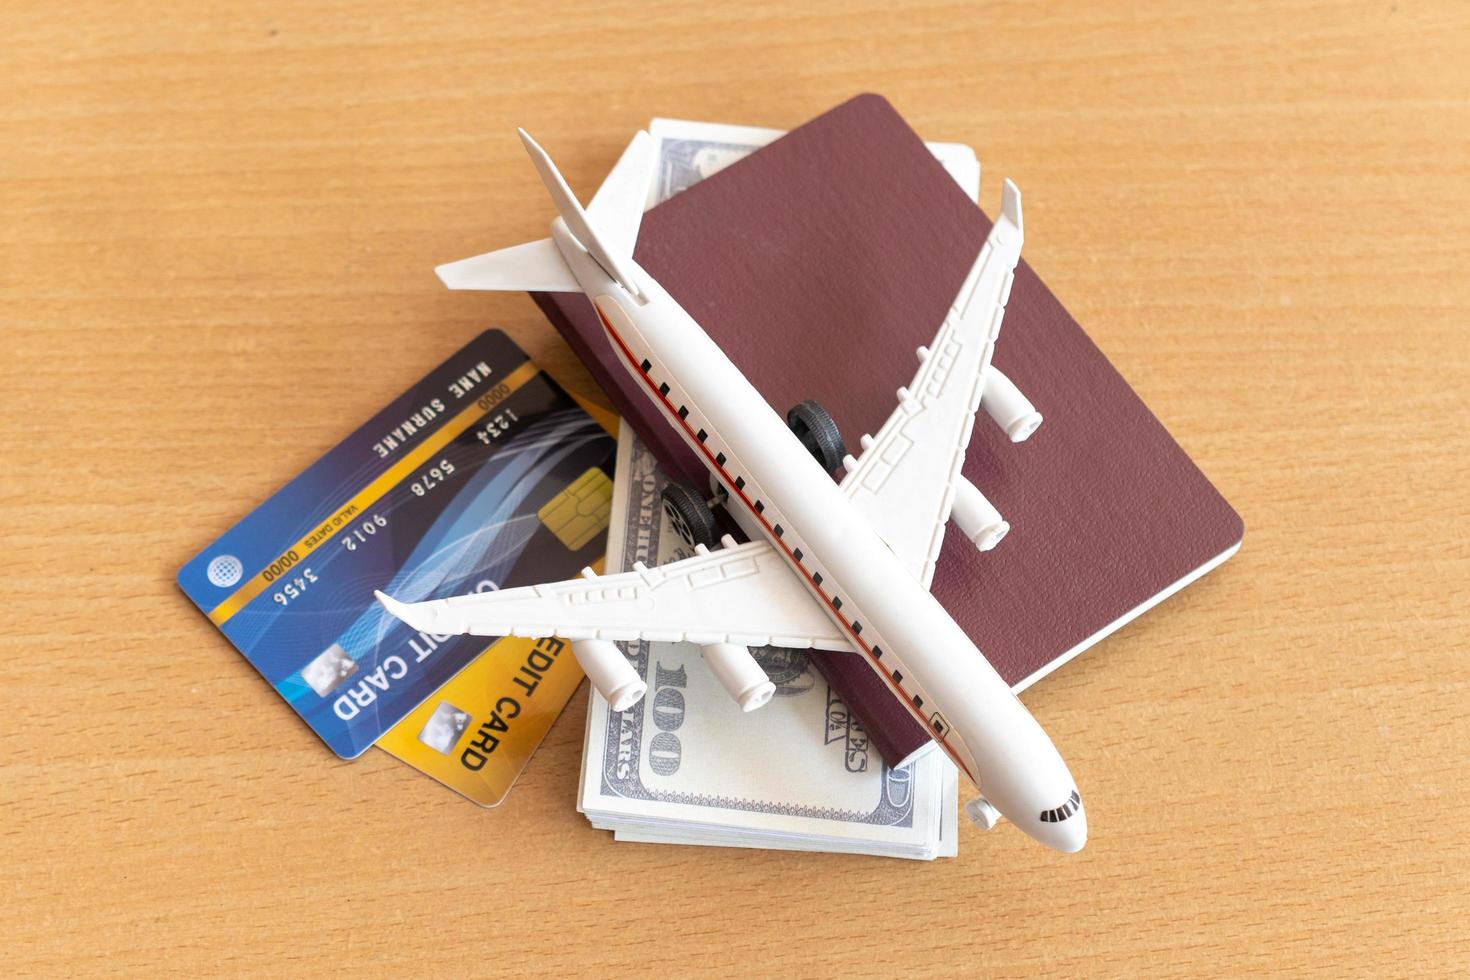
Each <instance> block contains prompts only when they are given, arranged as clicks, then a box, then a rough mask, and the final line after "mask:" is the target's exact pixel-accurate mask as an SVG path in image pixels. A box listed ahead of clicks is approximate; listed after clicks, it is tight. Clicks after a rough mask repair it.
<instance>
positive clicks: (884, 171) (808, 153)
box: [533, 95, 1243, 764]
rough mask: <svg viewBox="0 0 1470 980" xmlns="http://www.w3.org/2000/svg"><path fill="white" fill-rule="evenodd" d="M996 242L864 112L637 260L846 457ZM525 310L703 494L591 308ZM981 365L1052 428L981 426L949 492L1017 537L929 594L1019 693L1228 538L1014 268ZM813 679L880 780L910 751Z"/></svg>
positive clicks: (1127, 391) (879, 104)
mask: <svg viewBox="0 0 1470 980" xmlns="http://www.w3.org/2000/svg"><path fill="white" fill-rule="evenodd" d="M1024 193H1025V188H1024V187H1023V188H1022V194H1023V195H1024ZM989 229H990V219H989V218H988V217H986V216H985V215H984V214H983V213H982V212H981V211H980V210H978V209H977V208H976V207H975V205H974V203H973V202H971V201H970V200H969V199H967V198H966V197H965V194H964V192H963V191H961V190H960V188H959V187H958V186H957V185H956V184H955V182H954V180H953V179H952V178H951V177H950V176H949V175H948V174H947V173H946V172H945V170H944V168H943V167H941V166H940V164H939V163H938V162H937V161H936V160H935V159H934V157H933V155H932V154H931V153H930V152H929V150H928V149H926V148H925V146H924V143H923V141H922V140H921V139H920V138H919V136H918V135H917V134H916V133H914V131H913V130H912V129H910V128H909V126H908V125H907V124H906V123H905V122H904V121H903V119H902V118H901V117H900V116H899V115H898V113H897V112H896V111H895V110H894V109H893V107H892V106H891V105H890V104H889V103H888V102H887V100H885V99H883V98H882V97H880V96H877V95H860V96H858V97H856V98H854V99H851V100H849V101H848V102H845V103H843V104H841V105H839V106H837V107H836V108H834V109H832V110H830V111H828V112H826V113H825V114H823V115H821V116H818V117H817V118H816V119H813V120H812V121H810V122H808V123H806V124H805V125H803V126H801V127H800V128H798V129H795V130H792V131H791V132H790V133H788V134H786V135H785V136H783V137H782V138H780V139H778V140H776V141H775V142H773V143H771V144H770V145H768V146H766V147H764V148H763V149H760V150H758V151H756V152H755V153H753V154H751V155H750V156H749V157H746V158H745V159H744V160H741V161H738V162H736V163H734V164H732V165H730V166H729V167H727V168H726V169H724V170H722V171H720V172H719V173H717V174H714V175H713V176H711V177H709V178H707V179H705V180H703V181H701V182H700V183H698V184H696V185H694V186H693V187H690V188H689V189H687V190H685V191H683V192H681V193H679V194H678V195H676V196H674V197H672V198H670V199H669V200H667V201H665V202H664V203H662V204H660V205H658V206H657V207H655V208H653V209H652V210H650V211H649V212H648V213H647V214H645V215H644V217H643V225H642V229H641V231H640V233H639V237H638V245H637V248H636V251H635V257H636V258H637V260H638V262H639V264H641V265H642V266H643V268H644V269H646V270H647V271H648V272H649V273H650V274H652V275H653V276H654V277H655V278H656V279H658V281H659V282H660V283H662V284H663V286H664V288H666V289H667V290H668V291H669V293H670V294H671V295H673V296H674V298H675V299H677V300H678V301H679V303H680V304H681V305H683V307H684V308H685V309H686V310H687V311H688V312H689V313H690V314H691V315H692V316H693V317H694V318H695V319H696V320H697V321H699V323H700V324H701V325H702V326H703V327H704V329H705V331H706V332H707V333H708V334H709V335H710V337H712V338H713V339H714V340H715V341H716V342H717V343H718V344H719V345H720V346H721V347H722V348H723V349H724V351H725V352H726V353H727V354H728V355H729V357H730V359H731V360H732V361H734V363H735V364H736V366H737V367H739V368H740V370H741V371H743V372H744V373H745V376H746V377H747V378H749V379H750V381H751V383H752V384H754V385H755V386H756V387H757V388H758V389H759V390H760V391H761V393H762V394H763V395H765V397H766V399H767V400H768V401H769V402H770V404H771V405H772V407H774V408H775V409H776V410H777V411H778V412H781V413H782V414H784V413H785V412H786V410H787V409H788V408H789V407H791V406H792V405H794V404H796V403H797V402H799V401H801V400H802V399H804V398H814V399H816V400H817V401H818V402H820V403H821V404H822V405H823V406H824V407H825V408H826V409H827V410H828V411H829V412H830V413H831V414H832V417H833V418H834V419H835V420H836V422H837V424H838V426H839V427H840V428H841V430H842V435H843V439H844V440H845V442H846V444H847V446H848V447H849V451H850V452H854V453H856V451H857V447H858V438H859V436H861V435H862V434H863V433H865V432H877V431H878V428H879V427H880V426H881V425H882V424H883V421H884V419H886V418H887V417H888V415H889V414H890V413H891V412H892V411H893V410H894V408H895V407H896V406H897V398H896V396H895V390H896V389H897V388H898V386H899V385H903V384H907V383H908V381H909V380H910V379H911V378H912V377H913V374H914V372H915V370H917V367H918V362H917V360H916V357H915V349H916V348H917V347H919V346H920V345H921V344H928V343H929V342H930V341H931V340H932V339H933V336H934V333H935V331H936V330H937V329H938V326H939V324H940V322H941V321H942V319H943V318H944V315H945V313H946V312H947V311H948V309H949V306H950V303H951V302H952V301H953V299H954V295H955V293H956V292H957V290H958V289H959V286H960V283H961V281H962V280H963V279H964V276H965V274H966V272H968V270H969V268H970V265H971V264H972V263H973V261H974V259H975V256H976V255H977V254H978V252H979V250H980V245H981V244H982V243H983V242H984V240H985V236H986V234H987V233H988V232H989ZM533 295H534V298H535V300H536V302H537V304H538V305H539V306H540V307H541V309H542V311H543V312H544V313H545V314H546V316H547V317H548V319H550V321H551V322H552V324H553V325H554V326H556V328H557V329H558V330H559V331H560V332H561V334H562V335H563V336H564V337H565V338H566V340H567V342H568V344H570V345H571V347H572V349H573V350H574V351H576V352H577V354H578V355H579V356H580V357H581V358H582V360H583V361H584V362H585V363H586V365H587V367H588V370H589V371H590V372H591V373H592V375H593V377H594V378H595V379H596V380H597V381H598V382H599V383H600V384H601V385H602V386H603V388H604V390H605V391H606V392H607V394H608V397H609V398H610V399H611V400H612V402H613V404H614V406H615V407H616V408H617V410H618V411H619V412H620V413H621V414H622V416H623V418H624V419H625V420H626V421H627V422H629V423H630V424H631V425H633V427H634V429H635V430H636V431H637V433H638V435H639V437H640V438H641V439H643V440H644V442H645V443H646V444H647V445H648V446H649V447H650V448H651V449H652V451H653V452H654V454H655V455H656V456H657V457H658V459H659V460H660V462H661V463H663V465H664V466H665V467H666V469H667V471H668V472H669V474H670V475H671V476H675V477H677V478H679V479H683V480H687V481H689V482H690V483H692V484H693V485H694V486H696V487H700V488H704V487H705V486H707V485H708V480H709V477H708V474H707V472H706V470H705V468H704V467H703V466H702V465H701V464H700V463H699V461H698V459H697V457H696V456H695V455H694V453H693V452H692V451H691V450H689V449H688V448H687V447H686V446H685V445H684V444H683V443H682V442H680V440H679V438H678V436H677V435H675V433H674V430H673V428H672V427H670V426H669V425H668V424H667V423H666V422H665V421H664V420H663V419H662V418H661V417H660V416H659V414H658V412H657V410H656V409H655V408H654V406H653V404H652V402H651V401H650V400H649V399H648V398H647V397H646V396H645V395H644V394H643V393H642V392H641V391H640V390H639V389H638V387H637V382H636V381H634V380H633V379H632V378H631V377H629V376H628V374H627V373H626V372H625V371H624V370H623V369H622V367H621V366H620V365H619V364H618V363H617V360H616V356H615V355H614V353H613V351H612V350H611V348H610V347H609V345H608V341H607V339H606V337H605V335H604V334H603V331H602V329H601V326H600V324H599V323H598V320H597V316H596V314H595V312H594V311H593V308H592V304H591V303H590V302H589V301H588V300H587V298H586V297H585V296H583V295H581V294H580V293H538V294H533ZM995 364H996V365H997V366H998V367H999V368H1000V369H1001V370H1002V371H1004V372H1005V373H1006V374H1007V375H1009V376H1010V377H1011V379H1012V380H1013V381H1015V382H1016V384H1017V385H1018V386H1019V387H1020V389H1021V391H1022V392H1024V393H1025V394H1026V395H1027V397H1029V398H1030V399H1031V400H1032V401H1033V402H1034V403H1035V405H1036V407H1037V409H1038V410H1039V411H1040V412H1041V414H1042V416H1043V417H1044V418H1045V423H1044V424H1043V425H1042V427H1041V428H1040V429H1039V430H1038V431H1037V432H1036V434H1035V435H1033V436H1032V437H1031V439H1030V440H1029V441H1027V442H1025V443H1023V444H1020V445H1012V444H1011V443H1010V442H1009V440H1008V439H1006V437H1005V436H1004V434H1002V433H1001V432H1000V431H999V430H998V429H997V428H996V427H995V426H994V425H992V424H991V423H990V420H989V418H988V417H987V416H985V415H984V414H983V413H981V414H980V415H979V416H977V418H976V421H975V431H974V436H973V438H972V439H971V442H970V446H969V452H968V456H967V458H966V461H965V466H964V475H965V476H966V477H967V478H968V479H969V480H970V481H971V482H972V483H974V484H975V486H977V487H978V488H980V491H981V492H982V493H984V494H985V495H986V496H987V497H988V498H989V499H990V500H991V502H992V503H994V504H995V506H996V507H997V508H999V510H1000V512H1001V514H1002V515H1003V516H1004V517H1005V518H1006V520H1008V521H1009V522H1010V524H1011V532H1010V534H1009V535H1008V536H1007V537H1006V539H1005V540H1004V541H1003V542H1001V544H1000V545H999V546H998V547H997V548H996V549H995V550H993V551H990V552H986V553H984V554H981V553H979V552H977V551H976V550H975V549H974V548H973V547H972V546H971V545H970V544H969V542H968V541H966V540H965V538H964V537H963V535H961V534H959V533H956V532H953V531H951V532H948V533H947V534H946V538H945V543H944V549H943V551H942V553H941V556H940V560H939V564H938V569H937V571H936V573H935V576H934V583H933V590H934V593H935V595H936V596H937V597H938V598H939V599H940V600H941V601H942V602H943V603H944V606H945V608H946V609H948V610H949V612H950V613H951V615H953V616H954V617H955V619H956V621H958V622H959V624H960V625H961V626H962V627H963V628H964V629H965V630H966V631H967V632H968V633H969V635H970V636H971V638H972V639H973V640H974V641H975V643H976V645H977V646H979V648H980V649H981V650H982V651H983V652H984V654H985V655H986V657H987V658H988V659H989V660H990V662H991V663H992V664H994V665H995V668H996V669H997V670H998V671H999V672H1000V674H1001V676H1002V677H1004V678H1005V679H1006V681H1007V682H1008V683H1010V684H1012V685H1013V686H1015V687H1017V688H1018V689H1019V688H1021V687H1024V686H1026V685H1028V684H1030V683H1031V682H1033V681H1035V680H1037V679H1038V678H1040V677H1041V676H1043V675H1044V674H1046V673H1048V672H1049V671H1050V670H1052V669H1054V668H1055V667H1056V666H1058V665H1059V664H1061V663H1063V662H1065V661H1066V660H1068V659H1070V658H1071V657H1072V656H1075V655H1076V654H1077V653H1079V652H1081V650H1083V649H1085V648H1086V647H1088V646H1090V645H1091V644H1093V643H1095V642H1097V641H1098V640H1100V639H1101V638H1102V637H1103V636H1105V635H1107V634H1108V633H1109V632H1111V631H1112V630H1114V629H1117V628H1118V627H1120V626H1121V625H1123V624H1124V623H1126V622H1127V621H1128V620H1129V619H1131V618H1132V617H1133V616H1135V615H1137V614H1138V613H1141V612H1143V611H1144V610H1146V609H1147V608H1149V607H1150V606H1151V605H1152V604H1153V603H1155V602H1157V601H1159V600H1160V599H1162V598H1164V597H1166V596H1167V595H1169V594H1170V593H1171V592H1172V591H1174V590H1175V589H1177V588H1179V587H1182V586H1183V585H1185V584H1188V582H1190V581H1192V580H1193V578H1194V577H1196V576H1198V575H1199V574H1202V573H1203V572H1204V571H1207V570H1209V569H1210V568H1212V567H1214V565H1216V564H1218V563H1219V562H1220V561H1222V560H1224V559H1225V558H1227V557H1229V555H1230V554H1232V553H1233V552H1234V550H1235V548H1236V547H1238V545H1239V544H1240V540H1241V536H1242V534H1243V526H1242V523H1241V520H1240V517H1239V516H1238V515H1237V514H1236V513H1235V511H1234V510H1232V509H1231V507H1230V505H1229V504H1228V503H1226V501H1225V500H1224V498H1223V497H1221V496H1220V494H1219V492H1218V491H1216V490H1215V488H1214V487H1213V486H1212V485H1211V484H1210V482H1209V481H1208V480H1207V479H1206V478H1205V476H1204V474H1202V473H1201V472H1200V471H1199V469H1198V468H1197V467H1196V466H1195V465H1194V463H1193V462H1192V461H1191V460H1190V459H1189V457H1188V456H1187V455H1186V454H1185V453H1184V451H1183V450H1182V449H1181V448H1180V447H1179V445H1178V444H1177V443H1176V442H1175V441H1174V440H1173V438H1172V437H1171V436H1170V435H1169V433H1168V432H1167V431H1166V430H1165V429H1164V427H1163V425H1162V424H1160V422H1159V421H1158V419H1156V418H1155V417H1154V416H1153V414H1152V413H1151V412H1150V411H1149V410H1148V407H1147V406H1146V405H1144V404H1143V402H1142V401H1141V400H1140V399H1139V398H1138V396H1137V395H1136V394H1135V393H1134V392H1133V390H1132V389H1131V388H1130V387H1129V386H1128V384H1127V382H1125V381H1124V380H1123V378H1122V377H1121V376H1120V375H1119V374H1118V372H1117V371H1116V370H1115V369H1114V368H1113V366H1112V365H1111V364H1109V363H1108V360H1107V358H1106V357H1104V356H1103V354H1102V352H1101V351H1099V350H1098V349H1097V347H1096V346H1095V345H1094V344H1093V343H1092V341H1091V340H1090V339H1088V337H1087V334H1086V333H1084V332H1083V330H1082V328H1081V327H1080V326H1078V324H1077V322H1076V321H1075V320H1073V319H1072V317H1071V316H1070V315H1069V314H1068V313H1067V311H1066V310H1065V309H1064V308H1063V307H1062V305H1061V303H1060V302H1058V301H1057V298H1056V297H1055V296H1054V295H1052V293H1051V291H1050V290H1049V289H1047V288H1046V285H1045V284H1044V283H1042V281H1041V279H1040V278H1038V277H1037V275H1036V273H1035V271H1033V270H1032V269H1031V267H1030V265H1029V264H1027V262H1026V261H1025V256H1024V252H1023V255H1022V260H1021V264H1020V265H1019V266H1018V267H1017V269H1016V278H1015V285H1014V286H1013V288H1012V291H1011V297H1010V302H1009V304H1008V306H1007V309H1006V316H1005V322H1004V325H1003V326H1002V328H1001V336H1000V340H999V341H998V343H997V345H996V353H995ZM840 475H841V473H840V471H839V474H838V476H839V477H840ZM812 660H813V662H814V663H815V665H816V666H817V667H818V669H820V670H821V671H822V673H823V674H824V675H825V676H826V677H827V678H828V680H829V682H830V683H831V684H832V686H833V688H834V689H835V690H836V691H837V692H838V694H839V696H841V697H842V698H843V700H844V701H846V702H847V703H848V706H849V707H850V708H851V709H852V710H853V712H854V714H856V715H857V716H858V718H859V719H860V720H861V721H863V723H864V724H865V727H866V728H867V729H868V733H869V736H870V738H871V739H872V741H873V744H874V746H875V747H876V748H878V750H879V752H880V753H881V754H882V755H883V756H884V758H885V760H887V761H888V762H889V763H890V764H894V763H897V762H898V761H899V760H901V759H904V758H906V757H907V756H909V755H911V754H912V753H913V752H914V751H917V750H918V749H919V748H922V747H923V745H924V744H925V741H926V738H925V736H924V734H923V732H922V730H921V729H920V728H919V726H918V725H917V724H916V723H914V722H913V720H912V719H911V718H910V716H909V715H908V713H907V711H906V710H905V709H904V708H903V707H902V706H901V705H900V704H899V703H898V701H897V700H896V699H895V698H893V696H892V695H891V694H890V693H889V692H888V690H887V688H885V687H884V686H883V684H882V682H881V681H880V680H879V679H878V678H877V675H876V674H874V673H873V671H872V670H871V669H870V668H869V667H868V666H867V665H866V664H865V663H864V662H863V661H862V660H861V659H859V658H857V657H852V656H850V655H847V654H841V653H826V652H816V651H814V652H813V654H812Z"/></svg>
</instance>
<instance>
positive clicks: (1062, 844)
mask: <svg viewBox="0 0 1470 980" xmlns="http://www.w3.org/2000/svg"><path fill="white" fill-rule="evenodd" d="M1054 826H1056V827H1057V829H1058V830H1059V831H1060V835H1059V837H1058V839H1057V842H1056V843H1055V844H1053V845H1052V846H1053V847H1055V848H1056V849H1057V850H1059V851H1061V852H1062V853H1063V854H1076V853H1077V852H1078V851H1080V850H1082V848H1083V847H1085V846H1086V845H1087V811H1086V810H1078V811H1077V812H1076V813H1074V814H1072V819H1070V820H1068V821H1066V822H1065V823H1061V824H1055V825H1054Z"/></svg>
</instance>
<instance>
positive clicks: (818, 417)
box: [786, 398, 847, 473]
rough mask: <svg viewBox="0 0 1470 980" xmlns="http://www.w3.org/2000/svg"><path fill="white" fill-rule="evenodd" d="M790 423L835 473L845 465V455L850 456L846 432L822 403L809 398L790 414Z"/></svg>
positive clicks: (824, 464) (792, 428) (802, 442)
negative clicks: (838, 426) (839, 426)
mask: <svg viewBox="0 0 1470 980" xmlns="http://www.w3.org/2000/svg"><path fill="white" fill-rule="evenodd" d="M786 424H787V425H788V426H790V427H791V431H792V432H794V433H796V438H798V439H800V440H801V444H802V445H803V446H805V447H806V450H807V452H809V453H811V454H812V458H813V459H815V460H816V461H817V462H818V463H821V464H822V469H824V470H826V471H827V472H828V473H831V472H832V471H833V470H835V469H837V467H839V466H841V465H842V457H843V456H845V455H847V449H846V448H845V447H844V446H843V445H842V433H841V432H839V431H837V423H836V422H834V421H832V416H830V415H828V414H827V410H826V409H825V408H823V407H822V406H821V405H818V404H817V403H816V402H814V401H812V400H811V399H810V398H808V399H807V400H806V401H804V402H801V403H800V404H798V405H797V406H796V407H794V408H792V409H791V411H789V412H787V413H786Z"/></svg>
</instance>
